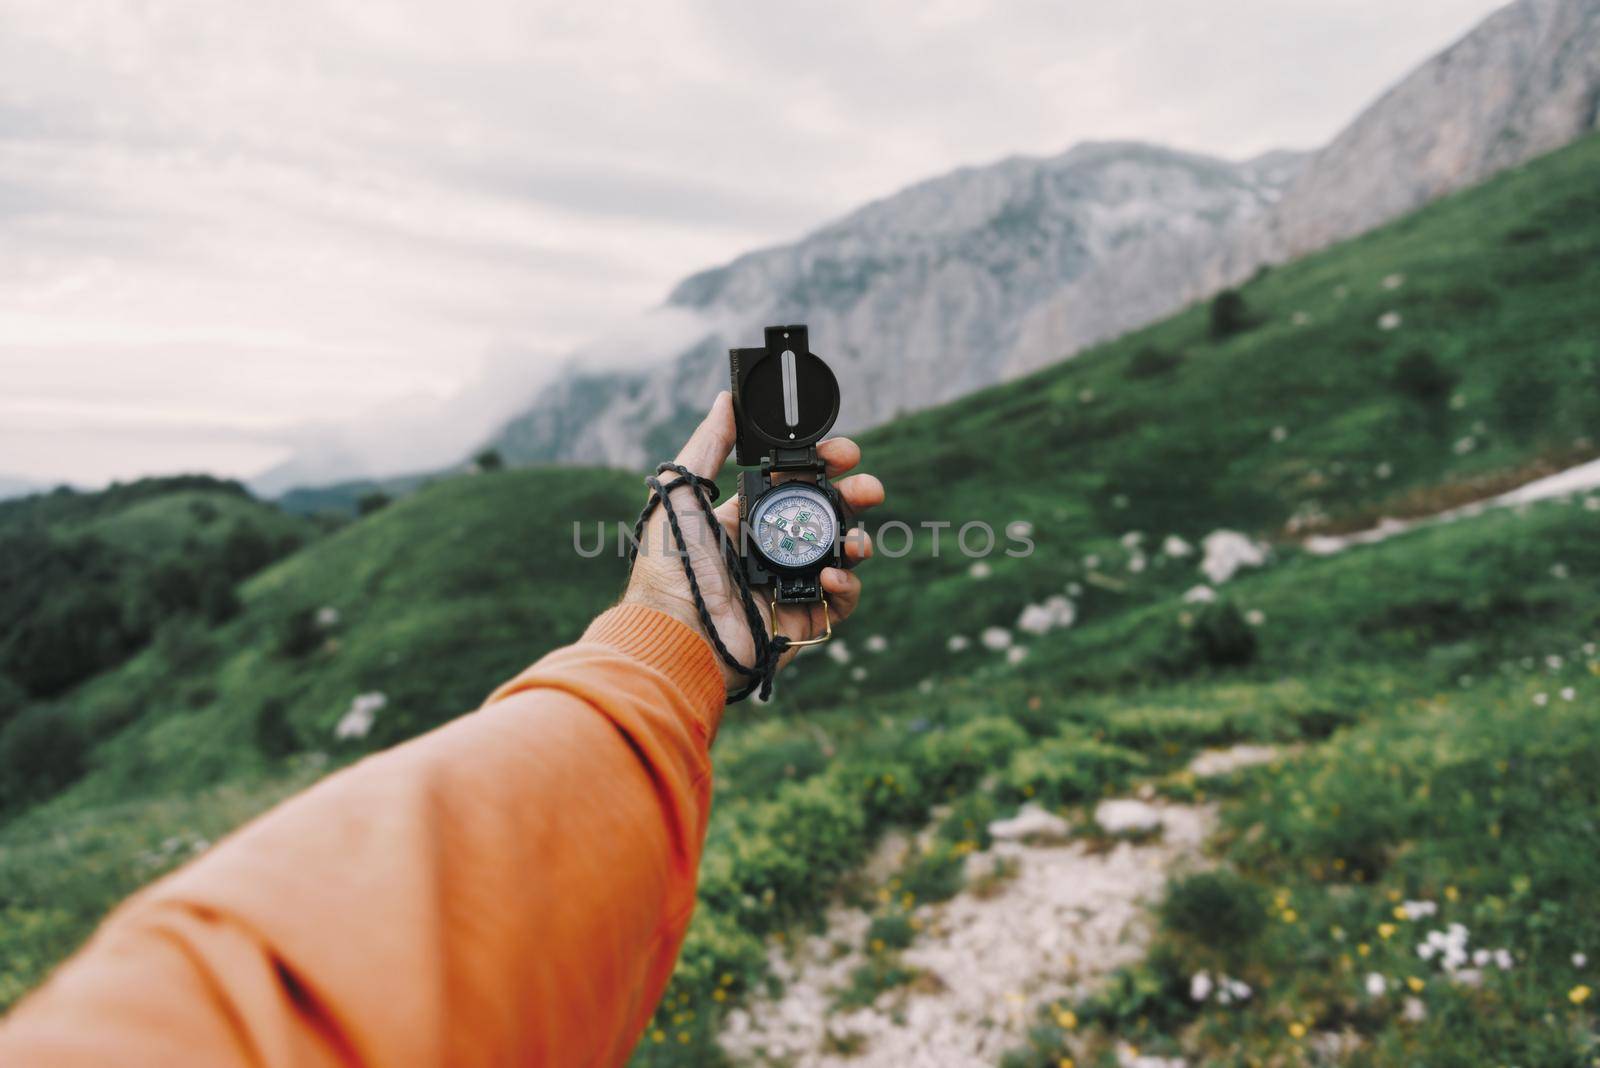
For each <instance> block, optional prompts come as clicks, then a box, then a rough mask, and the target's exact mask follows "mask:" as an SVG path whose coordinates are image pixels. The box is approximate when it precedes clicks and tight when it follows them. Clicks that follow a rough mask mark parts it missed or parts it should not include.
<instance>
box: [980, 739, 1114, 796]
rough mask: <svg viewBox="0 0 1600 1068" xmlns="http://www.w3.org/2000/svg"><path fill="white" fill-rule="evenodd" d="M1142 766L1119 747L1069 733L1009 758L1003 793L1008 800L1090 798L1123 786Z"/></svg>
mask: <svg viewBox="0 0 1600 1068" xmlns="http://www.w3.org/2000/svg"><path fill="white" fill-rule="evenodd" d="M1144 766H1145V759H1144V757H1142V756H1140V755H1139V754H1138V753H1135V752H1133V751H1132V750H1129V749H1123V748H1122V747H1121V746H1116V745H1106V744H1105V743H1103V742H1095V741H1090V740H1089V739H1087V738H1082V737H1074V736H1071V735H1068V736H1065V737H1060V738H1051V739H1049V740H1048V741H1044V742H1041V743H1039V744H1038V745H1036V746H1034V747H1033V748H1031V749H1024V750H1022V751H1021V752H1020V753H1017V754H1016V755H1015V756H1013V757H1012V758H1011V763H1010V765H1009V766H1008V767H1007V768H1006V773H1005V782H1004V787H1003V792H1004V793H1005V794H1006V796H1007V797H1008V798H1009V799H1011V800H1018V799H1020V798H1037V799H1038V800H1040V801H1045V802H1049V803H1053V804H1066V803H1071V802H1075V801H1090V800H1094V799H1096V798H1099V797H1102V796H1104V795H1105V794H1106V793H1107V792H1108V791H1109V790H1112V789H1115V788H1118V787H1121V786H1123V785H1124V784H1125V783H1126V782H1127V780H1128V778H1129V776H1130V775H1132V774H1133V773H1134V772H1136V771H1138V770H1140V769H1141V768H1143V767H1144Z"/></svg>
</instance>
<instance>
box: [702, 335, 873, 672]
mask: <svg viewBox="0 0 1600 1068" xmlns="http://www.w3.org/2000/svg"><path fill="white" fill-rule="evenodd" d="M765 335H766V344H765V345H763V346H762V347H760V348H746V349H733V350H732V351H731V352H730V353H729V368H730V370H731V372H732V378H733V412H734V422H735V426H736V430H737V436H736V439H735V445H734V459H735V460H736V461H737V462H738V463H739V464H740V466H743V467H755V468H757V470H753V471H744V472H741V473H740V475H739V519H740V525H741V538H740V562H741V564H742V565H743V567H744V569H745V575H746V577H747V578H748V579H749V581H750V584H751V585H752V586H770V587H771V588H772V595H773V611H774V613H775V612H776V610H777V606H778V605H780V604H816V603H818V602H820V601H822V600H823V594H822V578H821V576H822V571H823V569H824V568H828V567H844V566H845V560H844V545H843V541H842V538H843V532H844V531H845V530H847V529H848V528H849V513H848V510H847V508H846V507H845V503H844V499H843V498H842V497H841V496H840V495H839V492H838V491H837V490H836V489H834V488H833V485H832V484H831V483H830V482H829V481H828V473H827V465H826V464H824V463H823V461H822V459H821V458H820V457H819V456H818V455H817V442H819V441H821V440H822V436H823V435H824V434H826V433H827V432H828V430H829V429H830V428H831V427H832V426H833V423H834V420H835V419H837V418H838V415H839V383H838V380H837V379H835V378H834V376H833V372H832V371H831V370H829V369H828V365H827V364H826V363H824V362H823V361H822V359H821V358H820V357H818V356H817V355H816V354H815V353H813V352H812V351H811V348H810V334H809V331H808V330H807V329H806V327H805V326H803V325H793V326H769V327H767V328H766V331H765ZM793 644H796V645H798V644H803V643H801V642H795V643H793Z"/></svg>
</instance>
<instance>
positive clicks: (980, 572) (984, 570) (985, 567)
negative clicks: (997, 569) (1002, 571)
mask: <svg viewBox="0 0 1600 1068" xmlns="http://www.w3.org/2000/svg"><path fill="white" fill-rule="evenodd" d="M990 570H991V569H990V567H989V561H987V560H974V561H973V562H972V566H971V567H969V568H967V574H969V575H971V576H972V577H973V578H975V579H986V578H988V577H989V572H990Z"/></svg>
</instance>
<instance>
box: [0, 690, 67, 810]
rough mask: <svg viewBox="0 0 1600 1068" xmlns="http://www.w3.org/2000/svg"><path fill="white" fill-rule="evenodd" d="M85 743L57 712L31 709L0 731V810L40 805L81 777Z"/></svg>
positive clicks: (62, 715)
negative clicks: (26, 805) (39, 803)
mask: <svg viewBox="0 0 1600 1068" xmlns="http://www.w3.org/2000/svg"><path fill="white" fill-rule="evenodd" d="M88 748H89V743H88V739H87V738H86V737H85V736H84V734H83V732H82V731H81V730H80V729H79V728H78V726H77V724H75V723H74V722H73V721H72V720H71V719H69V718H68V717H67V716H66V715H65V714H64V713H62V712H61V711H59V710H57V709H51V708H44V707H38V708H30V709H28V710H26V711H24V712H23V713H22V714H21V715H19V716H17V718H16V719H14V720H12V721H11V722H10V723H8V724H6V725H5V727H3V728H0V809H16V808H19V807H21V806H22V805H25V804H29V803H31V802H34V801H40V800H43V799H44V798H47V797H49V796H50V795H52V794H54V793H56V792H58V791H60V790H61V789H62V788H63V787H66V786H68V785H69V784H71V783H72V782H73V781H74V780H76V779H77V778H78V776H80V775H82V774H83V770H84V757H85V755H86V753H87V752H88Z"/></svg>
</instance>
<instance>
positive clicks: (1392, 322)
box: [1378, 311, 1401, 330]
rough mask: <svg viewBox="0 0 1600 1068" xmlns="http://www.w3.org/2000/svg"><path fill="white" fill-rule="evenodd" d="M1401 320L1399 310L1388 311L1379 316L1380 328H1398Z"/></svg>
mask: <svg viewBox="0 0 1600 1068" xmlns="http://www.w3.org/2000/svg"><path fill="white" fill-rule="evenodd" d="M1400 322H1401V320H1400V313H1399V312H1397V311H1386V312H1384V313H1383V314H1382V315H1380V316H1378V329H1379V330H1397V329H1399V327H1400Z"/></svg>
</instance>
